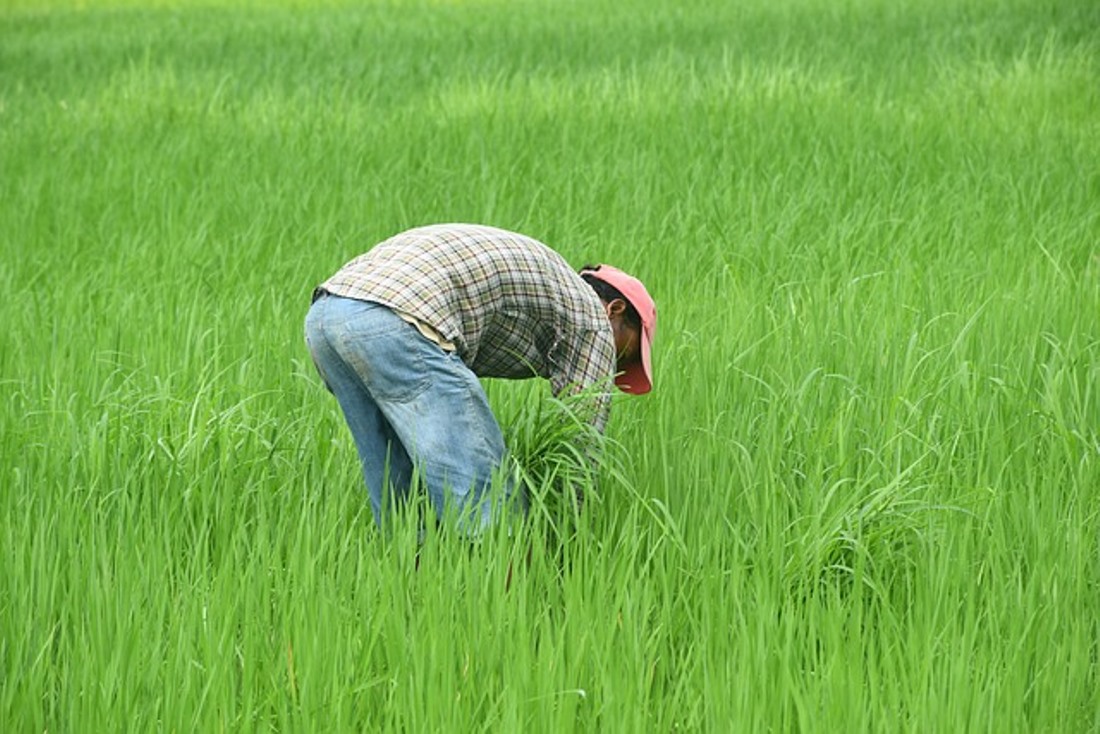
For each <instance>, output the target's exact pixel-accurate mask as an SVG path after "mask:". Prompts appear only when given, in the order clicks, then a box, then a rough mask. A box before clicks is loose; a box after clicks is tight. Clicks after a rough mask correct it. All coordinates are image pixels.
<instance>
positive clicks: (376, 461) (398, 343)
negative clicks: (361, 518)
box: [307, 296, 511, 535]
mask: <svg viewBox="0 0 1100 734" xmlns="http://www.w3.org/2000/svg"><path fill="white" fill-rule="evenodd" d="M319 304H324V305H323V306H321V307H320V308H318V305H319ZM315 310H317V311H318V312H319V313H318V315H317V317H316V318H315V317H314V315H313V314H314V311H315ZM314 321H316V322H319V323H318V325H316V326H311V324H313V323H314ZM314 331H319V332H321V337H320V338H317V339H316V340H313V339H311V340H310V344H311V350H313V351H315V352H316V353H317V354H316V355H315V357H314V359H315V361H317V363H318V369H319V370H320V371H321V373H322V376H323V377H325V380H326V382H327V383H328V384H329V385H330V387H331V388H332V389H333V392H334V393H336V397H337V400H339V401H340V405H341V408H342V409H343V411H344V415H345V417H346V418H347V421H348V425H349V426H350V427H351V430H352V433H353V435H355V440H356V446H357V447H359V452H360V456H361V457H362V459H363V465H364V478H365V479H366V480H367V486H368V488H369V489H370V491H371V501H372V508H374V507H376V506H377V507H379V508H381V506H382V502H381V499H380V498H378V497H376V494H377V493H376V490H375V489H374V487H375V486H381V484H380V481H379V479H378V473H379V472H378V469H377V467H378V466H381V465H382V464H383V455H382V453H381V452H382V451H383V450H384V449H383V447H385V446H387V445H389V446H391V447H392V454H393V456H391V461H390V463H391V466H395V467H396V468H397V471H391V475H393V476H391V479H393V480H394V481H395V482H396V481H398V480H403V481H405V484H402V485H399V486H400V487H401V489H395V491H396V492H402V491H407V487H408V481H407V479H408V477H410V476H411V463H410V462H409V459H410V458H411V460H412V462H415V464H416V465H417V466H419V467H420V469H421V471H422V473H423V477H424V483H425V485H426V488H427V491H428V496H429V498H430V500H431V502H432V506H433V509H434V510H435V513H436V515H437V517H439V518H440V519H443V517H444V516H445V515H446V514H447V513H448V512H454V513H455V515H456V516H457V519H458V525H459V529H460V531H461V532H464V533H466V534H468V535H477V534H479V533H480V532H481V531H482V530H484V529H485V528H486V527H488V526H489V525H490V524H491V523H492V522H493V520H494V519H496V516H497V515H498V514H499V513H498V512H497V508H498V506H499V505H500V504H501V501H503V500H507V499H508V497H509V494H510V491H511V484H510V483H508V482H506V481H504V482H502V489H503V490H504V496H503V497H495V498H494V497H491V496H489V494H488V492H487V490H488V489H489V488H490V485H491V483H492V480H493V475H494V473H496V471H497V470H498V469H499V467H500V466H501V465H502V463H503V462H504V456H505V448H504V438H503V436H502V435H501V431H500V426H499V425H498V424H497V421H496V418H495V417H494V416H493V413H492V410H491V409H490V407H489V402H488V399H487V398H486V396H485V391H484V389H482V387H481V383H480V382H479V381H478V379H477V376H476V375H474V373H473V372H472V371H470V369H469V368H468V367H467V366H466V365H465V364H463V362H462V360H461V359H460V358H459V357H458V355H457V354H455V353H453V352H447V351H444V350H443V349H441V348H440V347H439V346H438V345H436V344H434V343H433V342H431V341H429V340H428V339H425V338H424V337H423V336H422V335H421V334H420V332H419V331H417V329H416V328H415V327H413V326H412V325H411V324H409V323H407V322H406V321H404V320H403V319H401V318H400V317H399V316H397V315H396V314H395V313H393V311H391V310H390V309H388V308H386V307H384V306H380V305H378V304H373V303H368V302H360V301H355V300H350V299H344V298H338V297H333V296H328V297H326V298H323V299H321V300H320V301H318V302H317V304H315V305H314V308H313V309H311V311H310V316H309V317H307V334H309V333H313V332H314ZM314 341H316V342H317V344H318V345H319V346H317V347H315V346H314ZM392 436H396V437H397V439H399V442H398V441H392V440H389V441H388V440H385V439H387V438H389V437H392ZM398 447H400V448H401V449H402V450H401V452H400V454H401V456H400V458H401V459H402V461H401V462H400V463H398V462H397V461H396V460H395V458H397V457H396V455H397V454H398V453H399V452H398V451H397V448H398ZM368 467H373V468H372V469H370V470H368ZM372 482H373V484H372ZM402 496H403V495H402ZM377 516H378V511H377V510H376V517H377Z"/></svg>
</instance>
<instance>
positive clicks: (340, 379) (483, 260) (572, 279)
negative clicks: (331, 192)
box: [306, 224, 657, 535]
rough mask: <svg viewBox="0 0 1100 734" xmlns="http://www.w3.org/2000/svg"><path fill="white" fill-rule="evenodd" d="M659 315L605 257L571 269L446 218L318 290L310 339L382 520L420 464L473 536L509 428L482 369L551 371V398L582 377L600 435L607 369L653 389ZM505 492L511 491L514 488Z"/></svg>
mask: <svg viewBox="0 0 1100 734" xmlns="http://www.w3.org/2000/svg"><path fill="white" fill-rule="evenodd" d="M656 322H657V312H656V307H655V306H654V303H653V300H652V299H651V298H650V297H649V294H648V293H647V292H646V289H645V287H644V286H643V285H642V284H641V283H640V282H639V281H638V280H636V279H634V278H632V277H631V276H629V275H627V274H626V273H624V272H622V271H620V270H617V269H615V268H613V267H611V266H608V265H598V266H593V267H586V268H584V269H582V270H581V272H580V273H579V274H578V273H575V272H574V271H573V270H572V268H570V267H569V265H568V264H567V263H566V262H565V260H564V259H563V258H562V257H561V256H560V255H558V254H557V253H556V252H554V251H553V250H551V249H550V248H549V247H547V246H546V245H544V244H542V243H541V242H538V241H536V240H534V239H531V238H529V237H526V236H524V235H521V234H516V233H514V232H506V231H504V230H501V229H494V228H492V227H485V226H479V225H471V224H442V225H433V226H428V227H420V228H417V229H412V230H409V231H407V232H402V233H401V234H398V235H396V236H394V237H391V238H390V239H388V240H386V241H385V242H382V243H380V244H378V245H376V246H375V247H374V248H373V249H371V250H370V251H369V252H367V253H366V254H364V255H360V256H359V257H357V258H355V259H354V260H352V261H351V262H349V263H348V264H346V265H345V266H344V267H343V268H341V269H340V270H339V271H338V272H337V273H336V274H335V275H333V276H332V277H331V278H329V279H328V280H326V281H325V282H324V283H322V284H321V285H320V286H318V287H317V288H316V289H315V290H314V292H313V304H312V306H311V307H310V309H309V314H308V315H307V316H306V342H307V344H308V345H309V350H310V353H311V355H312V357H313V361H314V363H315V364H316V366H317V370H318V371H319V372H320V374H321V377H322V379H323V380H324V382H325V385H326V386H327V387H328V389H329V390H330V391H331V392H332V393H333V394H334V395H335V396H336V400H337V401H338V403H339V404H340V408H341V410H342V411H343V413H344V418H345V419H346V420H347V423H348V427H349V428H350V429H351V434H352V437H353V438H354V440H355V446H356V448H357V449H358V452H359V460H360V463H361V465H362V469H363V478H364V480H365V481H366V485H367V490H368V492H369V494H370V505H371V510H372V511H373V513H374V518H375V521H376V522H377V523H378V524H379V525H383V524H384V520H385V518H386V516H387V514H388V513H389V512H391V511H392V510H393V509H394V508H395V507H397V506H399V505H400V504H401V503H402V502H403V501H404V500H406V499H407V495H408V492H409V488H410V485H411V484H412V482H413V471H414V467H415V468H416V469H417V470H418V472H419V474H420V476H422V478H423V481H424V484H425V485H426V488H427V492H428V496H429V499H430V500H431V503H432V507H433V510H434V512H435V514H436V516H437V517H438V518H440V519H442V518H443V516H444V512H445V510H447V508H451V509H450V511H454V512H456V513H457V517H458V520H459V522H460V523H461V528H462V529H463V530H464V531H466V532H468V533H469V534H471V535H476V534H477V533H479V532H480V531H481V530H483V529H485V528H486V527H488V526H489V525H490V524H491V523H492V521H493V520H494V518H495V517H496V515H497V510H496V507H495V505H494V502H493V501H492V499H491V498H490V497H489V492H488V491H487V490H488V488H489V484H490V482H491V479H492V475H493V473H494V471H495V470H496V469H497V468H498V467H500V466H501V464H502V462H503V460H504V456H505V448H504V439H503V437H502V435H501V430H500V426H499V425H498V424H497V421H496V419H495V418H494V417H493V414H492V411H491V410H490V409H489V402H488V400H487V399H486V396H485V391H484V390H483V389H482V387H481V384H480V383H479V382H478V377H507V378H527V377H535V376H539V377H545V378H547V379H549V380H550V385H551V389H552V391H553V393H554V394H555V395H558V394H561V393H563V392H567V391H571V390H578V389H585V388H591V387H593V386H595V388H594V389H593V390H592V391H591V393H590V394H592V396H593V397H592V400H591V404H590V407H591V414H590V420H591V422H592V424H593V425H594V426H595V427H596V428H597V429H598V430H599V431H601V432H602V431H603V430H604V427H605V425H606V424H607V418H608V413H609V410H610V398H611V396H610V395H609V394H608V391H607V389H601V388H600V385H601V384H603V385H607V386H608V387H609V386H610V382H611V379H612V376H614V382H615V384H616V385H617V386H618V387H619V388H620V389H621V390H623V391H625V392H628V393H633V394H636V395H640V394H642V393H646V392H649V390H650V386H651V380H652V372H651V369H650V344H651V343H652V341H653V334H654V331H655V328H656ZM511 491H512V490H511V489H510V488H509V489H507V490H506V494H510V493H511Z"/></svg>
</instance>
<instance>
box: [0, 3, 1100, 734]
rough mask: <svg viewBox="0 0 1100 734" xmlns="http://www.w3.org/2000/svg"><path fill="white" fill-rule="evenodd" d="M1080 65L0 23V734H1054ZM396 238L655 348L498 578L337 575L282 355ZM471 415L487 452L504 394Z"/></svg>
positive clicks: (625, 25)
mask: <svg viewBox="0 0 1100 734" xmlns="http://www.w3.org/2000/svg"><path fill="white" fill-rule="evenodd" d="M1098 28H1100V10H1098V9H1097V8H1096V7H1095V4H1094V3H1091V2H1083V1H1075V0H1053V1H1048V0H1042V1H1035V0H1028V1H1026V2H1025V1H1024V0H964V1H963V2H944V1H940V0H917V1H916V2H910V3H904V4H898V3H892V2H885V1H882V0H849V1H847V2H832V1H826V0H770V1H769V2H763V1H762V0H750V1H748V2H743V3H719V2H703V1H702V0H691V1H688V2H675V3H673V2H667V3H666V2H656V3H655V2H640V1H638V2H623V1H620V2H605V1H603V0H595V1H589V2H579V1H576V2H574V1H565V2H538V1H535V0H518V1H511V2H488V1H482V2H477V1H473V2H458V1H455V2H443V1H440V2H400V1H398V0H393V1H391V2H366V3H351V2H340V1H338V0H333V1H332V2H320V1H318V2H307V1H305V0H302V1H301V2H276V3H266V2H264V3H261V2H246V1H245V0H238V1H236V2H233V1H229V2H221V3H214V2H209V3H186V2H146V3H138V2H88V3H80V2H60V1H58V2H27V1H22V0H17V1H16V2H7V3H4V5H3V7H2V8H0V286H2V288H3V292H4V293H5V294H6V296H7V297H6V298H4V299H3V301H2V302H0V323H2V324H3V328H2V329H0V558H3V559H4V560H3V564H4V567H3V569H2V573H0V720H2V721H4V722H6V726H5V728H6V729H8V730H10V731H32V730H33V731H42V730H47V729H48V730H51V731H67V730H82V731H89V730H118V729H136V730H151V729H155V730H180V731H182V730H195V729H202V730H221V729H230V730H258V729H280V730H282V729H292V730H311V729H315V730H326V731H330V730H373V729H394V730H398V729H399V730H410V731H429V730H435V731H452V730H453V731H459V730H498V731H520V730H523V731H554V732H560V731H592V730H601V731H646V732H649V731H672V730H707V731H730V730H735V731H792V730H798V731H802V730H805V731H814V730H821V731H838V730H874V731H881V730H889V731H895V730H919V731H960V730H969V729H987V730H991V731H1021V730H1034V731H1084V730H1095V729H1097V728H1100V718H1098V714H1097V712H1098V711H1100V700H1098V696H1097V693H1096V691H1097V690H1100V681H1098V674H1097V667H1098V665H1100V624H1098V622H1097V619H1098V618H1100V609H1098V607H1100V388H1098V385H1100V366H1098V365H1100V328H1098V327H1100V323H1098V320H1100V221H1098V216H1100V215H1098V212H1100V207H1098V202H1100V160H1098V154H1100V116H1098V115H1097V110H1098V108H1100V89H1098V88H1097V85H1096V80H1097V79H1098V78H1100V75H1098V71H1100V69H1098V60H1097V52H1098V48H1100V39H1098V36H1097V29H1098ZM435 221H477V222H484V223H488V224H493V225H497V226H501V227H506V228H511V229H516V230H519V231H522V232H525V233H527V234H530V235H532V236H535V237H537V238H539V239H541V240H543V241H544V242H546V243H548V244H550V245H551V246H553V247H555V248H556V249H558V250H559V251H560V252H562V253H563V254H564V255H565V256H566V258H567V259H569V260H570V261H571V262H573V263H575V264H577V265H580V264H582V263H584V262H596V261H605V262H612V263H615V264H617V265H619V266H621V267H623V268H625V269H628V270H631V271H633V272H636V273H637V274H638V275H639V276H640V277H642V278H643V280H644V281H645V282H646V283H647V285H648V286H649V287H650V290H651V292H652V293H653V294H654V295H655V297H656V299H657V301H658V304H659V309H660V327H659V333H658V342H657V345H656V355H655V362H656V369H657V381H656V389H655V391H654V393H653V394H652V395H650V396H648V397H646V398H644V399H630V398H626V397H624V398H623V399H621V400H618V401H617V403H616V406H615V410H614V414H613V417H612V425H611V429H610V435H611V438H612V439H614V440H615V441H617V442H618V443H619V444H621V445H622V447H623V454H624V457H625V461H624V465H623V472H622V473H621V475H618V474H611V475H608V476H606V477H604V478H603V481H602V482H601V484H600V487H599V492H598V498H599V501H597V502H593V503H590V504H589V505H588V506H587V508H586V510H585V516H584V517H583V518H582V520H581V522H580V526H579V528H578V529H577V530H576V532H575V534H574V535H573V536H572V537H570V538H567V539H566V542H565V545H564V548H558V549H557V550H556V551H553V552H545V553H544V552H541V551H540V552H535V553H531V554H530V560H529V561H528V560H527V557H528V550H527V549H528V548H531V547H535V548H542V547H544V545H545V544H543V543H541V533H542V532H543V531H542V530H541V529H540V527H539V526H538V525H537V524H532V527H528V528H523V529H521V530H520V531H518V532H517V533H516V534H513V535H508V534H505V533H503V532H501V533H500V534H499V535H498V536H495V537H493V538H490V539H487V540H486V542H484V543H482V544H481V545H479V546H477V547H474V548H468V547H466V546H465V545H463V544H462V543H461V542H459V541H457V540H456V539H455V538H451V537H448V536H447V535H445V534H443V535H431V536H429V538H428V539H427V542H426V543H425V545H424V547H423V549H422V551H421V557H420V562H419V570H416V565H417V564H416V562H415V559H414V553H415V551H416V542H415V533H416V528H415V527H413V526H411V525H410V526H409V527H403V528H400V529H399V530H398V531H397V532H396V533H395V535H394V537H392V538H383V537H381V536H380V535H379V534H378V533H377V532H376V531H375V530H374V528H373V526H372V523H371V521H370V518H369V512H368V510H367V508H366V503H365V496H364V494H363V491H362V488H361V487H360V484H359V483H360V481H361V480H360V479H359V478H358V476H357V473H356V469H355V460H354V450H353V447H352V444H351V441H350V438H349V437H348V436H347V432H346V429H345V427H344V425H343V423H342V420H341V418H340V416H339V414H338V411H337V408H336V406H335V404H334V402H333V401H332V400H331V399H330V398H329V397H328V395H327V394H326V393H325V392H324V391H323V389H321V387H320V385H319V383H318V380H317V379H316V377H315V376H314V374H313V371H312V367H311V365H310V364H309V358H308V356H307V354H306V352H305V349H304V345H303V343H302V337H301V330H302V327H301V322H302V318H303V316H304V313H305V309H306V307H307V304H308V297H309V291H310V289H311V288H312V286H313V285H314V284H315V283H316V282H318V281H319V280H321V279H323V278H324V277H325V276H327V275H328V274H329V273H330V272H332V271H333V270H334V269H335V268H337V267H338V266H339V265H340V264H342V263H343V262H345V261H346V260H347V259H350V258H351V257H352V256H354V255H355V254H358V253H359V252H360V251H362V250H363V249H365V248H367V247H369V246H370V245H371V244H372V243H374V242H376V241H378V240H380V239H383V238H384V237H386V236H388V235H390V234H392V233H394V232H396V231H399V230H401V229H404V228H406V227H410V226H414V225H417V224H422V223H427V222H435ZM488 387H489V390H490V397H491V398H492V400H493V402H494V404H495V406H496V407H497V408H498V413H499V414H500V415H501V417H502V420H503V421H504V422H505V423H510V424H512V425H513V427H514V429H515V430H514V433H513V435H516V436H522V435H525V434H524V431H525V426H524V421H525V420H529V419H530V416H531V415H533V414H535V413H532V411H531V410H530V406H531V405H532V404H534V403H533V401H537V400H539V399H540V396H543V395H544V392H545V386H543V385H536V384H529V383H510V384H491V385H489V386H488ZM530 428H531V427H530V426H529V425H528V426H526V429H530ZM549 450H551V451H552V450H553V449H552V447H551V449H549ZM509 569H511V571H510V570H509Z"/></svg>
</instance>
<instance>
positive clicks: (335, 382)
mask: <svg viewBox="0 0 1100 734" xmlns="http://www.w3.org/2000/svg"><path fill="white" fill-rule="evenodd" d="M347 317H348V313H347V309H341V308H339V304H335V302H334V299H332V298H322V299H320V300H319V301H317V302H316V303H314V304H313V306H312V307H311V308H310V310H309V314H308V315H307V316H306V343H307V345H308V346H309V351H310V355H311V356H312V357H313V362H314V364H315V365H316V367H317V371H318V372H319V373H320V375H321V378H322V379H323V380H324V382H325V385H326V386H327V387H328V389H329V390H330V391H331V392H332V393H333V395H334V396H335V397H336V400H337V403H338V404H339V405H340V410H341V411H342V412H343V414H344V419H345V420H346V421H347V424H348V428H349V429H350V430H351V434H352V439H353V440H354V441H355V448H356V450H357V452H358V454H359V463H360V467H361V470H362V473H363V480H364V483H365V484H366V488H367V494H368V497H369V499H370V506H371V512H372V513H373V515H374V518H375V522H376V523H378V524H379V525H382V524H383V519H384V517H385V515H386V514H388V513H389V512H390V511H392V509H394V508H395V507H396V506H398V505H400V504H401V503H402V502H403V501H404V500H405V499H406V497H407V495H408V491H409V484H410V483H411V481H412V463H411V460H410V458H409V456H408V454H407V453H406V452H405V449H404V447H403V446H402V445H401V442H400V440H399V439H398V437H397V434H396V433H395V432H394V430H393V428H392V426H390V425H389V423H388V422H387V421H386V419H385V416H384V415H383V414H382V411H381V410H380V409H379V407H378V404H377V402H375V400H374V398H373V397H372V396H371V394H370V391H369V390H368V389H367V386H366V385H365V384H364V382H363V380H362V379H361V378H360V376H359V375H358V374H356V372H355V371H354V370H353V369H352V368H351V367H350V366H349V365H348V364H347V363H346V362H345V361H344V359H343V358H342V357H341V356H340V354H339V351H338V350H337V349H336V346H335V345H336V344H337V343H339V342H340V341H341V339H342V335H343V333H344V332H345V330H346V328H347V327H346V320H347Z"/></svg>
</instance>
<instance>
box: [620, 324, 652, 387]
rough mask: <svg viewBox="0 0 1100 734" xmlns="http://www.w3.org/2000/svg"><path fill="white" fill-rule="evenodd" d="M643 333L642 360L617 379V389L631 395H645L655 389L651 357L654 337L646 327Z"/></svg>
mask: <svg viewBox="0 0 1100 734" xmlns="http://www.w3.org/2000/svg"><path fill="white" fill-rule="evenodd" d="M641 331H642V334H641V337H642V338H641V341H642V344H641V352H642V358H641V359H640V360H638V361H637V362H635V363H634V364H631V365H629V366H627V367H626V368H625V369H624V370H623V371H622V373H621V374H619V375H617V376H616V377H615V385H616V387H618V388H619V389H620V390H622V391H623V392H625V393H629V394H631V395H645V394H646V393H647V392H649V391H650V390H652V389H653V367H652V366H651V365H652V363H651V362H650V356H649V353H650V345H651V344H652V342H653V336H652V334H650V333H649V329H646V328H645V327H642V330H641Z"/></svg>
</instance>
